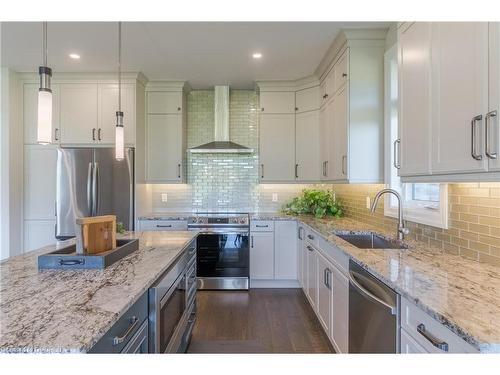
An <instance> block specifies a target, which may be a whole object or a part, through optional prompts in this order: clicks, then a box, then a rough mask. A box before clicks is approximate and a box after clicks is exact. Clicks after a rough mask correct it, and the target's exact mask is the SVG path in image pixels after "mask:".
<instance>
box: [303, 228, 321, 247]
mask: <svg viewBox="0 0 500 375" xmlns="http://www.w3.org/2000/svg"><path fill="white" fill-rule="evenodd" d="M320 237H321V236H320V235H319V234H318V233H316V232H315V231H313V230H312V229H310V228H306V236H305V240H306V241H307V242H309V243H310V244H311V245H313V246H314V247H319V239H320Z"/></svg>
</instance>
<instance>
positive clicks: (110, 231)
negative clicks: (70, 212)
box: [76, 215, 116, 254]
mask: <svg viewBox="0 0 500 375" xmlns="http://www.w3.org/2000/svg"><path fill="white" fill-rule="evenodd" d="M76 224H77V228H78V227H79V230H77V231H76V252H77V254H100V253H103V252H105V251H109V250H113V249H114V248H116V216H115V215H106V216H93V217H82V218H78V219H76Z"/></svg>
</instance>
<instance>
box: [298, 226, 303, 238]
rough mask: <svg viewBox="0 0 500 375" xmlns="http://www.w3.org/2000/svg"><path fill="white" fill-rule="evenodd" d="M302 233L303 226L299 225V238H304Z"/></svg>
mask: <svg viewBox="0 0 500 375" xmlns="http://www.w3.org/2000/svg"><path fill="white" fill-rule="evenodd" d="M302 233H304V228H302V227H299V240H303V239H304V236H303V235H302Z"/></svg>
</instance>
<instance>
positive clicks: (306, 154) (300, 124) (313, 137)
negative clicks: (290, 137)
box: [295, 110, 320, 182]
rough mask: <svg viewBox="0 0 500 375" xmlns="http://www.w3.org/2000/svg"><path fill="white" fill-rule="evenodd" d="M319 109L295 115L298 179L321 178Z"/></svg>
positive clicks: (296, 176) (314, 179)
mask: <svg viewBox="0 0 500 375" xmlns="http://www.w3.org/2000/svg"><path fill="white" fill-rule="evenodd" d="M319 116H320V115H319V111H318V110H314V111H309V112H304V113H298V114H297V115H296V117H295V162H296V167H295V168H296V171H295V172H296V175H295V178H296V180H297V181H301V182H302V181H303V182H307V181H313V182H315V181H318V180H319V179H320V151H319V147H318V144H319V142H320V129H319V126H320V124H319Z"/></svg>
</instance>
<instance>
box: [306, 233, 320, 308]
mask: <svg viewBox="0 0 500 375" xmlns="http://www.w3.org/2000/svg"><path fill="white" fill-rule="evenodd" d="M306 251H307V256H306V259H307V276H306V277H307V286H306V289H305V292H306V296H307V297H308V298H309V302H310V303H311V305H312V307H313V309H314V310H315V311H316V308H317V305H318V272H317V269H318V259H317V255H316V252H317V251H318V250H317V249H315V248H314V247H313V246H312V245H311V244H309V243H307V242H306Z"/></svg>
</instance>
